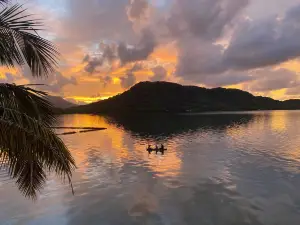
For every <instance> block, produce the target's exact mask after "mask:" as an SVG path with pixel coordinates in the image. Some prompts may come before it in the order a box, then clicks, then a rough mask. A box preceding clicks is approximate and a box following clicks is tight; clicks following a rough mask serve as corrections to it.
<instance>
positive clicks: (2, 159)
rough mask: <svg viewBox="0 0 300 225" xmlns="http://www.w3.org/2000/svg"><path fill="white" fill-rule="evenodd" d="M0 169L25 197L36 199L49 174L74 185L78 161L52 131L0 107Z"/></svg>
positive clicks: (12, 110) (13, 111)
mask: <svg viewBox="0 0 300 225" xmlns="http://www.w3.org/2000/svg"><path fill="white" fill-rule="evenodd" d="M0 109H1V111H2V115H1V116H0V133H1V135H0V166H2V167H3V166H4V167H5V168H8V173H9V175H10V176H11V177H12V178H13V179H16V183H17V186H18V187H19V189H20V191H21V192H22V193H23V194H24V195H25V196H26V197H31V198H33V199H35V198H36V196H37V192H38V191H39V190H41V188H42V187H43V186H44V184H45V181H46V174H47V172H48V171H54V172H55V173H56V174H57V175H59V176H61V177H63V178H64V179H65V178H67V179H68V181H69V182H70V184H71V175H72V173H71V172H72V170H73V169H74V168H75V161H74V159H73V158H72V156H71V154H70V152H69V151H68V149H67V147H66V146H65V145H64V143H63V142H62V140H61V139H60V138H59V137H57V135H56V134H55V133H54V132H53V130H52V129H50V128H49V127H46V126H45V125H44V124H43V123H41V122H39V121H38V120H35V119H33V118H31V117H29V116H28V115H26V114H24V113H20V112H19V111H16V110H15V109H11V108H6V107H2V106H0Z"/></svg>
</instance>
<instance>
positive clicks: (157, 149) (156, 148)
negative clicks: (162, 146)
mask: <svg viewBox="0 0 300 225" xmlns="http://www.w3.org/2000/svg"><path fill="white" fill-rule="evenodd" d="M158 151H159V148H158V146H157V145H156V146H155V152H156V154H157V153H158Z"/></svg>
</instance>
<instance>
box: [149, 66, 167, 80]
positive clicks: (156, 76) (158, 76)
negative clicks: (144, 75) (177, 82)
mask: <svg viewBox="0 0 300 225" xmlns="http://www.w3.org/2000/svg"><path fill="white" fill-rule="evenodd" d="M152 72H153V76H152V77H150V78H149V79H150V81H163V80H165V79H166V78H167V75H168V72H167V70H166V69H165V68H164V67H162V66H157V67H155V68H153V69H152Z"/></svg>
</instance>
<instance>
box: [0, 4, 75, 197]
mask: <svg viewBox="0 0 300 225" xmlns="http://www.w3.org/2000/svg"><path fill="white" fill-rule="evenodd" d="M8 2H10V1H9V0H0V66H6V67H8V68H15V67H16V66H23V65H27V66H28V68H29V69H30V71H31V74H32V76H35V77H46V76H48V75H50V74H51V73H53V72H55V69H56V66H57V60H58V55H59V53H58V52H57V50H56V48H55V46H54V45H53V44H52V43H51V42H49V41H47V40H46V39H43V38H42V37H40V36H39V35H38V33H37V32H38V31H39V30H41V29H42V28H43V26H42V23H41V21H40V20H36V19H34V18H32V17H31V14H29V13H28V11H27V10H26V9H24V8H23V6H22V5H19V4H14V5H10V4H9V5H7V3H8ZM31 86H32V85H31ZM46 97H47V93H45V92H41V91H37V90H34V89H32V88H30V87H29V86H28V85H27V86H26V85H15V84H0V168H1V169H4V170H6V171H7V174H8V176H10V178H12V179H14V180H15V182H16V185H17V187H18V188H19V190H20V191H21V193H22V194H23V195H24V196H26V197H30V198H33V199H35V198H36V197H37V193H38V192H39V191H40V190H41V189H42V188H43V187H44V185H45V183H46V179H47V174H48V172H55V173H56V174H57V175H58V176H60V177H62V178H67V179H68V181H69V182H70V184H71V176H72V170H73V169H74V168H75V160H74V159H73V157H72V156H71V153H70V151H69V150H68V148H67V147H66V146H65V145H64V143H63V142H62V140H61V139H60V138H59V137H58V136H57V135H56V134H55V133H54V130H53V129H51V128H50V126H52V124H54V123H55V115H54V111H53V106H52V104H51V103H50V102H49V101H48V100H47V99H46ZM71 185H72V184H71Z"/></svg>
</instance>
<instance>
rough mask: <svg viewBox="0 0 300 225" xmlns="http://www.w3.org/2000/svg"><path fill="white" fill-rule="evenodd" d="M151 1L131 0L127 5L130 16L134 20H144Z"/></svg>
mask: <svg viewBox="0 0 300 225" xmlns="http://www.w3.org/2000/svg"><path fill="white" fill-rule="evenodd" d="M148 8H149V3H148V1H147V0H130V4H129V6H128V7H127V15H128V18H129V19H130V20H132V21H136V20H142V19H144V18H145V17H146V13H147V10H148Z"/></svg>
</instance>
